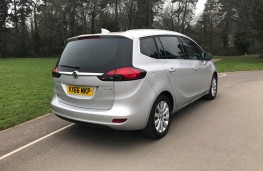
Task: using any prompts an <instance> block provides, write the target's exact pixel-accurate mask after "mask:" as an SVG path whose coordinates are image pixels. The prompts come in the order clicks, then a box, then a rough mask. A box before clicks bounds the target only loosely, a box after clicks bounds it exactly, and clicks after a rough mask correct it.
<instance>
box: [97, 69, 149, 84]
mask: <svg viewBox="0 0 263 171" xmlns="http://www.w3.org/2000/svg"><path fill="white" fill-rule="evenodd" d="M145 75H146V71H144V70H142V69H139V68H134V67H124V68H118V69H114V70H111V71H109V72H107V73H105V74H104V75H102V76H99V79H101V80H102V81H131V80H138V79H142V78H144V77H145Z"/></svg>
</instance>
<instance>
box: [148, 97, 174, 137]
mask: <svg viewBox="0 0 263 171" xmlns="http://www.w3.org/2000/svg"><path fill="white" fill-rule="evenodd" d="M170 123H171V103H170V101H169V99H168V98H167V97H166V96H163V95H160V96H159V97H158V98H157V99H156V100H155V102H154V104H153V106H152V109H151V113H150V116H149V119H148V123H147V126H146V128H145V129H144V130H143V133H144V135H145V136H147V137H149V138H152V139H160V138H162V137H164V136H165V135H166V134H167V132H168V130H169V127H170Z"/></svg>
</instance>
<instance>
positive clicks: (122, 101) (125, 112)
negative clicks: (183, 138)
mask: <svg viewBox="0 0 263 171" xmlns="http://www.w3.org/2000/svg"><path fill="white" fill-rule="evenodd" d="M211 58H212V55H211V54H210V53H206V52H204V50H203V49H202V48H201V47H200V46H199V45H198V44H197V43H196V42H195V41H193V40H192V39H191V38H189V37H187V36H185V35H183V34H180V33H177V32H172V31H165V30H129V31H126V32H116V33H109V32H106V33H101V34H92V35H80V36H77V37H73V38H70V39H68V44H67V46H66V48H65V50H64V51H63V54H62V55H61V57H60V59H59V60H58V63H57V65H56V67H55V68H54V69H53V71H52V75H53V78H54V97H53V100H52V102H51V105H52V111H53V113H54V114H55V115H57V116H58V117H60V118H63V119H65V120H69V121H72V122H76V123H85V124H88V125H89V124H90V125H96V126H103V127H110V128H113V129H117V130H143V133H144V134H145V135H147V136H149V137H151V138H155V139H158V138H161V137H163V136H164V135H166V133H167V131H168V129H169V126H170V124H171V114H174V113H175V112H176V111H178V110H180V109H182V108H183V107H185V106H186V105H188V104H190V103H192V102H193V101H195V100H197V99H199V98H201V97H205V98H206V99H210V100H212V99H214V98H215V97H216V94H217V81H218V79H217V72H216V68H215V65H214V63H213V62H212V61H211Z"/></svg>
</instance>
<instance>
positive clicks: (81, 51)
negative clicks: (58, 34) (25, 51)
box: [58, 38, 132, 73]
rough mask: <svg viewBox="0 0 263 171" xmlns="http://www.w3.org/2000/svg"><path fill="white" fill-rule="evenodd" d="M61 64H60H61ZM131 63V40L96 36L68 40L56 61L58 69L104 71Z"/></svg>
mask: <svg viewBox="0 0 263 171" xmlns="http://www.w3.org/2000/svg"><path fill="white" fill-rule="evenodd" d="M61 65H62V66H61ZM131 65H132V40H130V39H126V38H96V39H84V40H77V41H72V42H69V43H68V44H67V46H66V48H65V50H64V51H63V54H62V56H61V58H60V60H59V63H58V69H59V70H60V71H69V72H72V71H75V70H76V69H75V68H70V67H65V66H77V67H78V68H79V69H77V70H78V71H80V72H94V73H105V72H107V71H110V70H112V69H115V68H119V67H124V66H131Z"/></svg>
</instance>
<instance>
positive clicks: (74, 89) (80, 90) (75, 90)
mask: <svg viewBox="0 0 263 171" xmlns="http://www.w3.org/2000/svg"><path fill="white" fill-rule="evenodd" d="M93 90H94V88H91V87H83V86H68V87H67V92H68V94H77V95H83V96H93Z"/></svg>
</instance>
